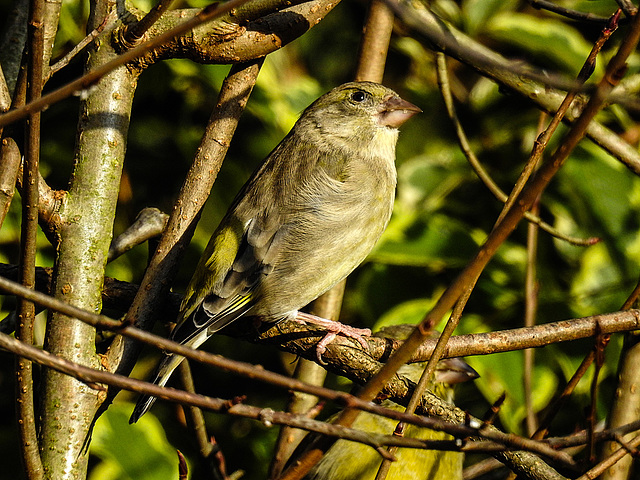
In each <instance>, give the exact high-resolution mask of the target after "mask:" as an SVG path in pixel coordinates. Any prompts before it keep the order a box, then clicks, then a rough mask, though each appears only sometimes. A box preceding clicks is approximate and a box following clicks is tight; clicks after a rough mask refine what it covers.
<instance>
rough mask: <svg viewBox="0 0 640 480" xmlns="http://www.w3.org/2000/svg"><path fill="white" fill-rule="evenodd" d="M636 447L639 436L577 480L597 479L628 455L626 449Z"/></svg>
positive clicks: (639, 440)
mask: <svg viewBox="0 0 640 480" xmlns="http://www.w3.org/2000/svg"><path fill="white" fill-rule="evenodd" d="M638 446H640V435H638V436H636V437H634V438H633V439H632V440H631V441H628V442H627V446H626V447H621V448H619V449H618V450H616V451H615V452H613V453H612V454H611V455H609V456H608V457H607V458H605V459H604V460H603V461H602V462H600V463H599V464H597V465H596V466H594V467H593V468H591V469H590V470H589V471H588V472H586V473H585V474H584V475H582V476H580V477H578V478H577V480H595V479H596V478H599V477H600V475H602V473H603V472H604V471H605V470H607V469H608V468H610V467H612V466H613V465H615V464H616V462H618V461H619V460H620V459H621V458H622V457H624V456H625V455H628V450H627V449H628V448H636V447H638Z"/></svg>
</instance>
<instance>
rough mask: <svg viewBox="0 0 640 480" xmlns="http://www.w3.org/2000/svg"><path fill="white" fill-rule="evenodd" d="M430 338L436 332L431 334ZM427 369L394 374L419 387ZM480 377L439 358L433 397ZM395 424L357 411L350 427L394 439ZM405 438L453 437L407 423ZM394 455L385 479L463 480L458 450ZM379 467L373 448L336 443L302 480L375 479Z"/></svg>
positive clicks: (399, 333)
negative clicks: (458, 384)
mask: <svg viewBox="0 0 640 480" xmlns="http://www.w3.org/2000/svg"><path fill="white" fill-rule="evenodd" d="M413 328H414V326H413V325H394V326H391V327H385V328H384V329H381V330H380V331H379V332H376V333H375V335H377V336H382V337H386V338H395V339H400V340H404V339H406V338H407V336H408V333H410V332H411V331H412V330H413ZM433 335H434V336H437V335H438V334H437V332H435V331H434V334H433ZM425 366H426V363H425V362H420V363H412V364H408V365H404V366H402V367H401V368H400V370H399V371H398V373H399V374H400V375H404V376H405V377H407V378H409V379H410V380H411V381H413V382H414V383H417V382H418V380H419V379H420V376H421V374H422V371H423V370H424V367H425ZM478 376H479V375H478V373H477V372H476V371H475V370H474V369H473V368H471V366H470V365H469V364H468V363H466V362H465V361H464V360H462V359H461V358H447V359H443V360H440V361H439V362H438V364H437V366H436V371H435V377H434V385H433V393H435V394H436V395H438V396H439V397H440V398H442V399H443V400H445V401H447V402H449V403H451V402H452V401H453V393H454V391H453V385H454V384H457V383H462V382H466V381H469V380H474V379H476V378H478ZM381 405H382V406H383V407H386V408H390V409H392V410H396V411H404V407H402V406H401V405H398V404H397V403H395V402H393V401H391V400H384V401H383V402H382V403H381ZM337 416H338V415H335V416H334V417H332V418H331V419H329V421H331V420H332V419H334V418H337ZM397 423H398V422H397V421H396V420H392V419H390V418H386V417H381V416H379V415H375V414H373V413H369V412H360V414H359V415H358V417H357V418H356V420H355V421H354V423H353V424H352V425H351V428H355V429H358V430H363V431H366V432H371V433H377V434H386V435H392V434H393V432H394V430H395V428H396V425H397ZM404 435H405V437H411V438H417V439H420V440H451V439H452V437H451V436H450V435H448V434H446V433H443V432H438V431H435V430H431V429H429V428H424V427H419V426H416V425H411V424H407V427H406V429H405V432H404ZM305 439H306V437H305ZM305 439H303V440H302V442H301V445H300V447H299V448H298V449H297V450H296V452H294V454H293V455H292V460H293V461H295V457H297V456H298V455H299V452H301V451H304V449H305V448H306V446H307V444H308V443H309V442H308V441H305ZM394 456H395V458H396V460H395V461H394V462H393V463H392V464H391V467H390V469H389V472H388V474H387V477H386V478H387V479H388V480H462V467H463V465H462V463H463V460H464V455H463V453H461V452H456V451H446V450H424V449H415V448H399V449H398V450H397V451H396V452H395V453H394ZM381 463H382V457H381V456H380V454H379V453H378V452H377V451H376V450H374V449H373V448H372V447H370V446H368V445H364V444H362V443H358V442H351V441H348V440H337V441H336V442H335V443H334V444H333V445H332V446H331V447H330V448H329V449H328V450H327V452H326V453H325V454H324V456H323V457H322V459H320V461H319V462H318V463H317V464H316V465H315V466H314V467H313V468H312V469H311V471H310V472H309V473H308V474H307V475H306V476H305V477H304V479H303V480H374V479H375V478H376V474H377V472H378V469H379V468H380V465H381ZM290 464H291V461H290Z"/></svg>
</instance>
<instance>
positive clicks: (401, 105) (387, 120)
mask: <svg viewBox="0 0 640 480" xmlns="http://www.w3.org/2000/svg"><path fill="white" fill-rule="evenodd" d="M420 112H422V110H420V109H419V108H418V107H416V106H415V105H414V104H413V103H410V102H407V101H406V100H403V99H401V98H400V97H398V96H397V95H392V96H390V97H389V98H387V99H386V100H385V101H384V102H383V103H382V108H381V109H380V112H379V113H378V124H380V125H382V126H385V127H391V128H398V127H399V126H400V125H402V124H403V123H404V122H406V121H407V120H409V119H410V118H411V117H413V116H414V115H415V114H416V113H420Z"/></svg>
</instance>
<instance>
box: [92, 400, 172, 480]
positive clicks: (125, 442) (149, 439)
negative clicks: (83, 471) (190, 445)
mask: <svg viewBox="0 0 640 480" xmlns="http://www.w3.org/2000/svg"><path fill="white" fill-rule="evenodd" d="M131 410H132V405H131V404H117V403H116V404H113V405H111V407H110V408H109V410H107V412H106V413H105V414H104V415H102V417H100V419H99V420H98V421H97V422H96V426H95V429H94V431H93V440H92V442H91V453H92V454H93V455H95V456H97V457H98V458H100V460H101V461H100V463H98V464H97V465H96V467H95V468H93V469H92V471H91V473H90V475H89V480H163V479H167V480H169V479H174V478H178V457H177V454H176V450H175V448H173V447H172V446H171V445H170V444H169V443H168V442H167V438H166V436H165V434H164V430H163V428H162V425H160V422H159V421H158V420H157V419H156V417H154V416H153V414H152V413H147V414H146V415H145V416H144V417H142V418H141V419H140V420H139V421H138V423H136V424H134V425H129V415H130V413H131Z"/></svg>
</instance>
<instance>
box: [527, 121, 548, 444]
mask: <svg viewBox="0 0 640 480" xmlns="http://www.w3.org/2000/svg"><path fill="white" fill-rule="evenodd" d="M543 116H544V115H543ZM539 211H540V210H539V204H538V202H536V203H535V204H534V205H533V207H532V208H531V213H533V214H534V215H537V214H538V212H539ZM537 258H538V227H537V225H535V224H533V223H529V224H527V271H526V274H525V287H524V288H525V294H524V296H525V306H524V326H525V327H533V326H534V325H535V324H536V320H537V314H538V280H537V268H536V261H537ZM523 353H524V355H523V357H524V358H523V369H524V373H523V376H522V383H523V389H524V403H525V409H526V415H527V417H526V420H527V434H528V435H529V436H531V435H533V434H534V432H535V431H536V429H537V427H536V423H537V419H536V414H535V410H534V407H533V371H534V368H535V359H534V356H535V350H533V349H530V348H528V349H526V350H524V352H523Z"/></svg>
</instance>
